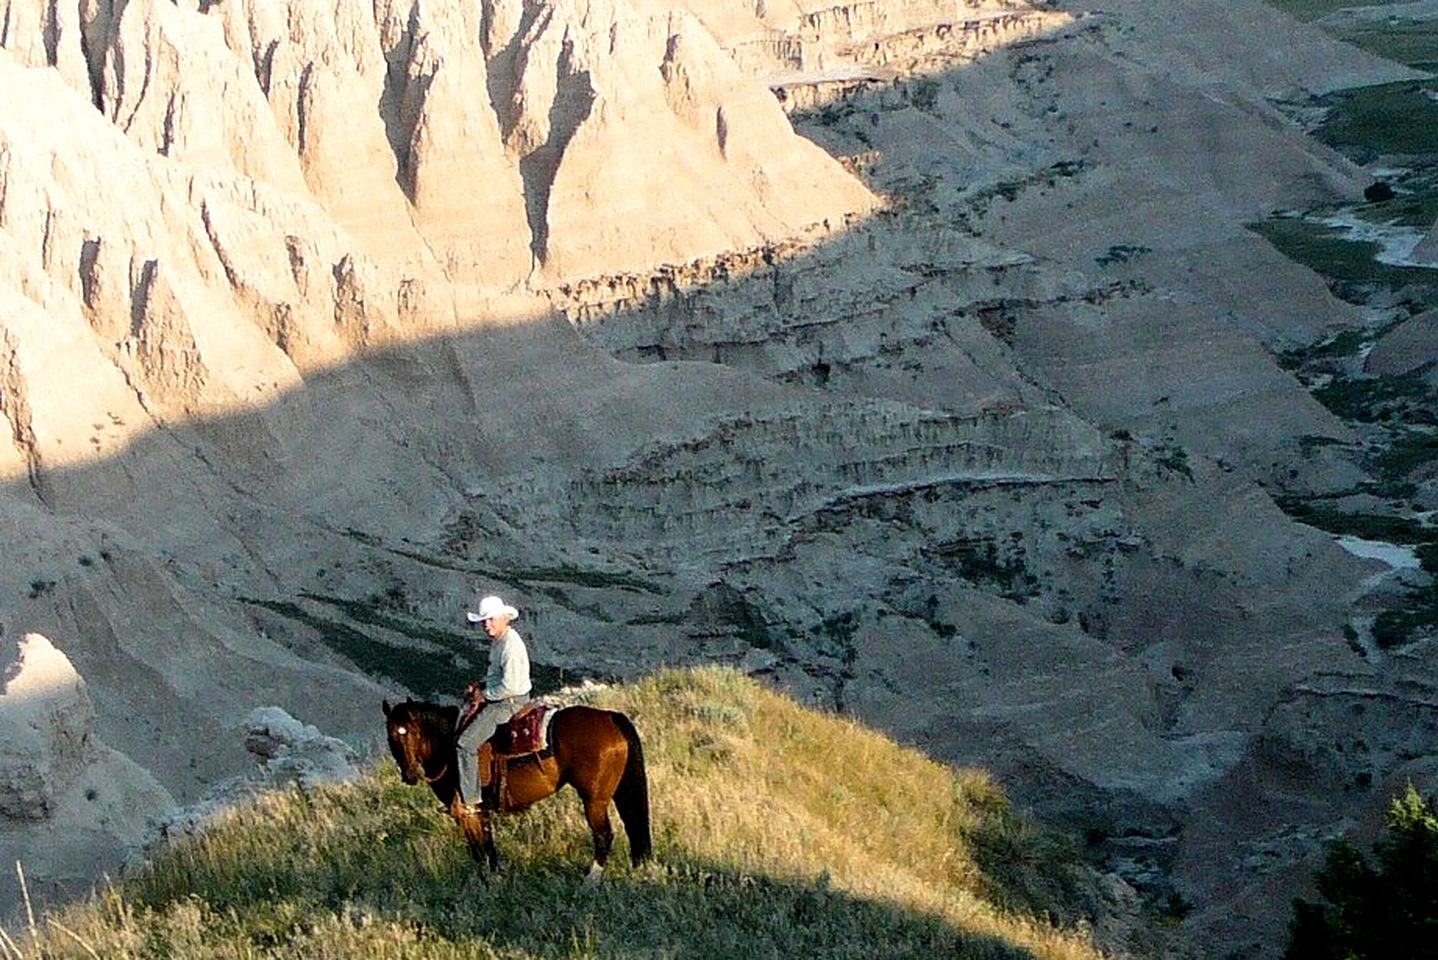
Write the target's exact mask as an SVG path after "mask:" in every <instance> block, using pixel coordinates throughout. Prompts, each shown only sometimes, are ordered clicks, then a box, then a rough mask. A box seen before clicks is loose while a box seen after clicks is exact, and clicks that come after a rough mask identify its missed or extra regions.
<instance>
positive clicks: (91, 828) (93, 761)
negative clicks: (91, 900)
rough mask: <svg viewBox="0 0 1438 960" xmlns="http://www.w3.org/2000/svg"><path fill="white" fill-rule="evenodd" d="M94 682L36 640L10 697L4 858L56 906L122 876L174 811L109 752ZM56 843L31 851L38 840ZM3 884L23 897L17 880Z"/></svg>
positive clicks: (3, 706)
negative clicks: (73, 892)
mask: <svg viewBox="0 0 1438 960" xmlns="http://www.w3.org/2000/svg"><path fill="white" fill-rule="evenodd" d="M96 728H97V721H96V714H95V706H94V703H93V702H92V700H91V698H90V695H89V692H88V690H87V687H86V683H85V681H84V679H82V678H81V676H80V675H79V674H78V673H77V672H76V671H75V668H74V666H73V665H72V664H71V663H70V660H69V658H68V657H66V656H65V654H63V653H61V652H60V651H59V650H58V649H56V648H55V646H54V645H53V644H52V643H51V642H50V641H49V640H48V639H46V638H45V637H43V636H41V635H40V634H36V633H31V634H27V635H26V636H25V638H24V639H23V640H21V641H20V642H19V644H18V654H17V656H16V659H15V660H13V661H12V662H11V663H10V665H9V666H8V667H7V668H6V671H5V678H4V689H3V691H0V851H3V854H4V855H5V858H6V861H5V862H7V863H14V862H15V861H17V860H18V861H21V862H23V864H24V871H25V874H26V876H27V878H28V880H29V882H30V883H31V884H33V885H34V887H35V888H36V891H37V892H38V893H39V894H40V895H41V896H43V897H45V898H47V899H48V897H49V896H50V895H52V894H53V893H54V892H55V891H56V890H58V889H61V888H64V887H66V886H69V885H72V884H74V883H75V882H77V881H84V880H93V879H94V878H96V877H97V876H98V872H97V871H98V870H101V869H106V868H108V869H114V868H115V867H117V866H118V865H120V864H121V863H123V862H124V860H125V858H126V857H127V856H128V855H129V854H130V852H131V851H133V850H134V849H137V848H138V846H139V845H140V844H141V843H142V842H143V839H144V836H145V834H146V832H147V831H148V830H149V829H150V828H151V825H152V824H153V823H154V822H155V821H156V820H158V818H160V817H161V816H162V815H163V814H164V813H165V812H166V811H168V810H169V809H170V808H171V807H173V805H174V801H173V800H172V799H171V797H170V794H169V793H168V792H167V791H166V790H165V788H164V787H162V786H161V785H160V784H159V783H158V782H157V781H156V780H155V778H154V777H153V776H152V775H151V774H150V773H149V771H147V770H145V769H144V768H142V767H140V766H139V765H138V764H136V763H134V762H133V761H132V760H130V759H129V758H128V757H126V756H124V755H123V754H120V753H118V752H116V751H115V750H113V749H111V748H110V747H108V746H106V745H105V744H104V743H103V742H102V741H101V740H100V738H99V737H98V736H97V733H96ZM39 835H43V836H45V837H46V838H47V839H46V842H44V843H33V842H31V841H32V840H33V838H35V837H36V836H39ZM5 874H6V875H4V876H0V894H3V895H6V896H13V894H14V891H15V887H16V884H17V882H18V878H17V876H10V875H8V874H9V871H6V872H5Z"/></svg>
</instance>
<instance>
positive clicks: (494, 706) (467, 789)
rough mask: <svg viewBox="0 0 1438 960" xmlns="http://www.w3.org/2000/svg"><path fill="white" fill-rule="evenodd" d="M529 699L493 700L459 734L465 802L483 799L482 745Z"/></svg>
mask: <svg viewBox="0 0 1438 960" xmlns="http://www.w3.org/2000/svg"><path fill="white" fill-rule="evenodd" d="M528 702H529V698H528V697H509V698H507V699H505V700H491V701H490V702H488V703H486V704H485V705H484V708H483V709H481V710H480V711H479V713H478V714H476V715H475V718H474V720H473V722H471V723H470V725H469V726H467V727H465V728H464V730H463V732H461V733H460V735H459V740H458V741H456V743H455V746H456V748H457V749H458V751H459V792H460V796H461V797H462V799H463V800H464V801H465V802H466V803H472V804H477V803H479V802H480V788H479V745H480V744H482V743H484V741H486V740H488V739H489V738H490V737H492V736H494V731H496V730H498V729H499V725H500V724H501V723H503V722H504V721H506V720H508V719H509V718H510V717H512V716H514V715H515V714H516V713H518V712H519V708H520V707H522V706H524V705H525V704H526V703H528Z"/></svg>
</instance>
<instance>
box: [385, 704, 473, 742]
mask: <svg viewBox="0 0 1438 960" xmlns="http://www.w3.org/2000/svg"><path fill="white" fill-rule="evenodd" d="M390 718H391V720H398V722H401V723H413V724H415V725H417V726H419V727H420V728H422V729H424V730H426V731H428V732H431V733H442V734H446V735H448V734H450V733H453V732H454V725H455V724H456V723H458V722H459V707H457V706H455V705H453V704H450V705H448V706H445V705H442V704H438V703H431V702H430V701H428V700H406V701H404V702H403V703H397V704H395V706H394V710H393V711H392V712H391V713H390Z"/></svg>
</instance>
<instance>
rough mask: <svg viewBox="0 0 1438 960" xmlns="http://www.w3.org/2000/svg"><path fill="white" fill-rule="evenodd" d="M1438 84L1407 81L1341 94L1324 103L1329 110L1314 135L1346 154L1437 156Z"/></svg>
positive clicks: (1429, 80) (1321, 102)
mask: <svg viewBox="0 0 1438 960" xmlns="http://www.w3.org/2000/svg"><path fill="white" fill-rule="evenodd" d="M1435 91H1438V80H1433V79H1425V80H1403V81H1399V82H1397V83H1383V84H1377V85H1375V86H1371V87H1358V88H1355V89H1352V90H1339V91H1336V92H1334V93H1330V94H1328V95H1327V96H1324V97H1322V98H1320V100H1319V103H1320V104H1321V105H1322V106H1324V107H1327V108H1328V110H1329V113H1328V116H1327V117H1326V118H1325V120H1324V121H1323V123H1322V124H1320V125H1319V127H1318V129H1317V130H1315V131H1314V135H1315V136H1316V137H1317V138H1318V139H1319V140H1321V141H1323V142H1324V143H1327V144H1328V145H1330V146H1333V147H1337V148H1339V149H1343V150H1359V151H1364V152H1366V153H1372V152H1377V153H1380V154H1432V153H1438V102H1435V101H1434V99H1433V96H1432V95H1433V94H1434V93H1435Z"/></svg>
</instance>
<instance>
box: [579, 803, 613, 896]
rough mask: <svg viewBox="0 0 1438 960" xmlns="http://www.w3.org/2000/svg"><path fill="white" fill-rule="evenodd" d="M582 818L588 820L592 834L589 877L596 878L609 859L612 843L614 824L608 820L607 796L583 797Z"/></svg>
mask: <svg viewBox="0 0 1438 960" xmlns="http://www.w3.org/2000/svg"><path fill="white" fill-rule="evenodd" d="M584 819H585V820H587V821H589V832H590V833H592V834H594V865H593V866H592V867H590V868H589V877H590V879H591V880H597V879H598V878H599V872H600V871H601V870H603V869H604V864H605V862H606V861H607V860H608V859H609V848H610V847H612V846H613V845H614V826H613V825H612V824H611V823H610V822H609V798H608V797H605V798H604V799H602V800H601V799H600V798H599V797H584Z"/></svg>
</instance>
